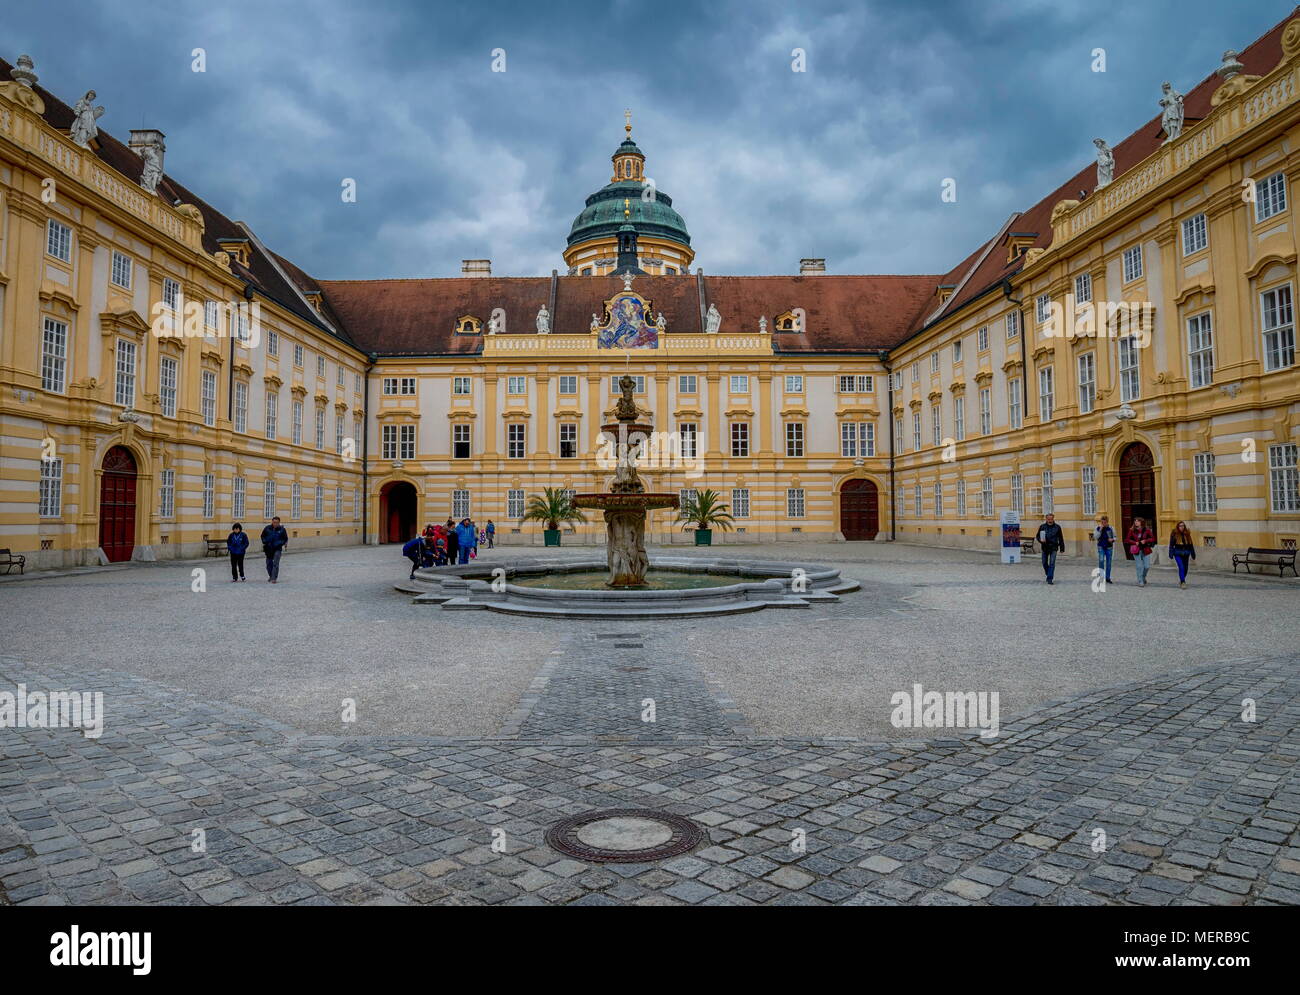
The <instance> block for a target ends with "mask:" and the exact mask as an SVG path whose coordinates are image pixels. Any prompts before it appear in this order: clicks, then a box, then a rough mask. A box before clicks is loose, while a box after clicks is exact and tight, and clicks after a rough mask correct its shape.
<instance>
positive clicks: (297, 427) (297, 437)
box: [293, 401, 302, 446]
mask: <svg viewBox="0 0 1300 995" xmlns="http://www.w3.org/2000/svg"><path fill="white" fill-rule="evenodd" d="M293 444H294V445H295V446H301V445H302V401H294V402H293Z"/></svg>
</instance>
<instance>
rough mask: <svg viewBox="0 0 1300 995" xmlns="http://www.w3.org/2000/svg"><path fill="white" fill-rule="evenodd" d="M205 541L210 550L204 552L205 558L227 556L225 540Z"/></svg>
mask: <svg viewBox="0 0 1300 995" xmlns="http://www.w3.org/2000/svg"><path fill="white" fill-rule="evenodd" d="M204 541H205V542H206V543H207V544H208V548H207V549H206V550H204V552H203V555H204V556H222V555H224V554H225V552H226V540H225V539H205V540H204Z"/></svg>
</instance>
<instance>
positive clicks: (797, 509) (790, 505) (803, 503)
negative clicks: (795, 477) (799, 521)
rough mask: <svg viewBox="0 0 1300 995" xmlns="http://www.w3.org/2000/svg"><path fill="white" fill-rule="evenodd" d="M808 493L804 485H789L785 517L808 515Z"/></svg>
mask: <svg viewBox="0 0 1300 995" xmlns="http://www.w3.org/2000/svg"><path fill="white" fill-rule="evenodd" d="M807 510H808V502H807V495H806V494H805V493H804V489H803V488H802V487H787V488H786V490H785V517H786V518H804V517H806V515H807Z"/></svg>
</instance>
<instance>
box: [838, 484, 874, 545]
mask: <svg viewBox="0 0 1300 995" xmlns="http://www.w3.org/2000/svg"><path fill="white" fill-rule="evenodd" d="M879 531H880V497H879V494H878V492H877V490H876V485H875V483H874V482H873V481H870V480H865V479H863V478H861V477H857V478H854V479H853V480H846V481H844V486H843V487H841V488H840V532H842V533H843V534H844V538H845V539H849V540H862V539H874V538H876V533H877V532H879Z"/></svg>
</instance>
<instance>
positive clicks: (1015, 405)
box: [1007, 377, 1024, 428]
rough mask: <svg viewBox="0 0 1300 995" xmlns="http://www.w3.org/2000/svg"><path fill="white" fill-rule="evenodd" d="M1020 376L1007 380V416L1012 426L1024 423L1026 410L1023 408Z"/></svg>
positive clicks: (1018, 426) (1016, 426) (1015, 426)
mask: <svg viewBox="0 0 1300 995" xmlns="http://www.w3.org/2000/svg"><path fill="white" fill-rule="evenodd" d="M1021 400H1022V398H1021V396H1020V378H1019V377H1012V378H1011V379H1010V380H1008V381H1007V417H1008V419H1009V420H1010V422H1011V427H1012V428H1020V427H1021V425H1023V424H1024V411H1023V410H1022V409H1021V404H1020V402H1021Z"/></svg>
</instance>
